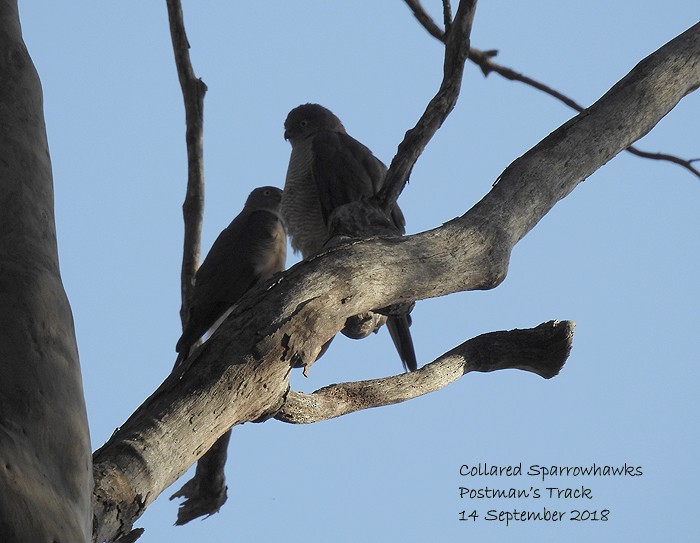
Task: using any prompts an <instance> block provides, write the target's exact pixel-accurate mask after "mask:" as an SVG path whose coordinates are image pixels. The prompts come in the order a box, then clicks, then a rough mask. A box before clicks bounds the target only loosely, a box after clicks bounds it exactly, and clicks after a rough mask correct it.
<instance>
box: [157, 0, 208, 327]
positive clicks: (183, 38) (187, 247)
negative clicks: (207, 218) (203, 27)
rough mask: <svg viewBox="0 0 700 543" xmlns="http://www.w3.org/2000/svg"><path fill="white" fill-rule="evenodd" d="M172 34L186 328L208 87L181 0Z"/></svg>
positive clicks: (198, 227) (198, 228) (197, 245)
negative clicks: (179, 106)
mask: <svg viewBox="0 0 700 543" xmlns="http://www.w3.org/2000/svg"><path fill="white" fill-rule="evenodd" d="M167 6H168V21H169V22H170V37H171V38H172V42H173V52H174V54H175V66H176V67H177V76H178V79H179V80H180V87H181V88H182V97H183V100H184V102H185V120H186V126H187V129H186V134H185V141H186V142H187V193H186V195H185V201H184V203H183V204H182V215H183V219H184V222H185V235H184V241H183V253H182V271H181V275H180V285H181V287H180V288H181V294H182V306H181V308H180V320H181V321H182V325H183V327H184V325H185V323H186V321H187V316H188V314H189V306H190V297H191V293H192V286H193V284H194V275H195V273H196V271H197V268H198V267H199V253H200V250H201V236H202V219H203V217H204V146H203V141H204V140H203V132H204V95H205V93H206V92H207V86H206V85H205V84H204V82H203V81H202V80H201V79H199V78H198V77H197V76H196V75H195V73H194V69H193V68H192V62H191V61H190V53H189V48H190V44H189V42H188V41H187V34H186V33H185V22H184V19H183V14H182V4H181V3H180V0H167Z"/></svg>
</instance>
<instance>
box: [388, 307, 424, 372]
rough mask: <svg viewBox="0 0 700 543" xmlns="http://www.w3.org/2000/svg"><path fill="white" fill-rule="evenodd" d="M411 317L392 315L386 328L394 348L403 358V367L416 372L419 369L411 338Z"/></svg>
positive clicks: (407, 315)
mask: <svg viewBox="0 0 700 543" xmlns="http://www.w3.org/2000/svg"><path fill="white" fill-rule="evenodd" d="M410 326H411V315H409V314H408V313H407V314H405V315H392V316H390V317H389V318H388V319H387V321H386V327H387V328H388V329H389V333H390V334H391V339H392V341H393V342H394V346H395V347H396V350H397V351H398V353H399V356H400V357H401V362H403V367H404V369H405V370H406V371H416V370H417V369H418V361H417V360H416V351H415V349H414V348H413V339H412V338H411V330H410V328H409V327H410Z"/></svg>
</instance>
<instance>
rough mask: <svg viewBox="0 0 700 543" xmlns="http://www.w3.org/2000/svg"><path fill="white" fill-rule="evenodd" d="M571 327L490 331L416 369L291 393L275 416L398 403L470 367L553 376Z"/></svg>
mask: <svg viewBox="0 0 700 543" xmlns="http://www.w3.org/2000/svg"><path fill="white" fill-rule="evenodd" d="M574 326H575V325H574V323H573V322H570V321H561V322H556V321H550V322H546V323H543V324H540V325H539V326H537V327H536V328H531V329H528V330H510V331H508V332H491V333H488V334H483V335H481V336H478V337H476V338H473V339H470V340H468V341H466V342H464V343H462V344H461V345H459V346H458V347H455V348H454V349H452V350H451V351H449V352H448V353H445V354H444V355H442V356H441V357H439V358H438V359H437V360H435V361H434V362H431V363H430V364H427V365H425V366H423V367H422V368H421V369H419V370H418V371H415V372H411V373H403V374H401V375H395V376H392V377H387V378H384V379H372V380H370V381H360V382H356V383H342V384H338V385H330V386H327V387H324V388H321V389H319V390H317V391H315V392H313V393H311V394H304V393H301V392H294V391H290V392H289V393H288V394H287V397H286V398H285V402H284V404H282V408H281V409H280V411H279V412H278V413H277V414H276V415H275V418H276V419H277V420H280V421H282V422H289V423H293V424H309V423H312V422H318V421H321V420H327V419H332V418H335V417H340V416H342V415H347V414H348V413H353V412H355V411H360V410H362V409H369V408H371V407H381V406H385V405H392V404H396V403H401V402H405V401H406V400H411V399H413V398H417V397H418V396H423V395H424V394H428V393H430V392H434V391H436V390H439V389H441V388H443V387H445V386H447V385H449V384H450V383H452V382H454V381H456V380H458V379H459V378H460V377H462V376H463V375H466V374H467V373H470V372H473V371H478V372H491V371H497V370H503V369H519V370H525V371H530V372H532V373H535V374H537V375H539V376H540V377H543V378H545V379H551V378H552V377H554V376H555V375H557V374H558V373H559V371H560V370H561V368H562V367H563V366H564V363H565V362H566V359H567V358H568V357H569V352H570V351H571V344H572V341H573V337H574Z"/></svg>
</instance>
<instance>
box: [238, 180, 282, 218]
mask: <svg viewBox="0 0 700 543" xmlns="http://www.w3.org/2000/svg"><path fill="white" fill-rule="evenodd" d="M281 201H282V191H281V190H280V189H278V188H277V187H258V188H257V189H255V190H253V192H251V193H250V195H249V196H248V199H247V200H246V201H245V207H247V208H248V209H256V210H257V209H265V210H267V211H270V212H272V213H275V214H277V212H278V211H279V207H280V202H281Z"/></svg>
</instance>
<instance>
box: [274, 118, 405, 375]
mask: <svg viewBox="0 0 700 543" xmlns="http://www.w3.org/2000/svg"><path fill="white" fill-rule="evenodd" d="M284 138H285V139H286V140H287V141H289V143H290V144H291V146H292V152H291V155H290V158H289V166H288V168H287V176H286V179H285V183H284V191H283V194H282V203H281V206H280V211H281V214H282V219H283V220H284V223H285V226H286V228H287V235H288V236H289V238H290V242H291V246H292V249H294V251H296V252H301V254H302V256H303V257H304V258H308V257H310V256H313V255H315V254H317V253H319V252H320V251H321V250H322V249H323V248H324V245H326V244H327V242H328V240H329V238H330V237H331V236H332V234H333V232H331V229H332V223H333V221H334V219H335V218H336V217H335V215H334V211H336V210H338V209H339V208H341V206H347V205H348V204H355V203H357V202H360V201H368V200H369V199H371V198H372V197H373V196H375V195H376V194H377V193H378V192H379V191H380V190H381V188H382V187H383V186H384V180H385V177H386V172H387V167H386V166H385V165H384V164H383V163H382V161H380V160H379V159H378V158H377V157H375V156H374V154H372V151H370V150H369V149H368V148H367V147H366V146H365V145H363V144H362V143H360V142H359V141H357V140H356V139H355V138H353V137H352V136H350V135H349V134H348V133H347V132H346V130H345V127H344V126H343V124H342V122H341V121H340V119H339V118H338V117H337V116H336V115H335V114H333V112H331V111H330V110H329V109H327V108H325V107H323V106H321V105H319V104H302V105H300V106H298V107H295V108H294V109H292V110H291V111H290V112H289V114H288V115H287V119H286V120H285V122H284ZM381 214H382V216H383V217H384V224H379V225H376V226H373V225H370V226H369V229H368V228H367V225H366V224H364V225H363V234H362V235H363V237H364V236H365V235H386V233H387V231H391V232H393V234H394V235H397V236H400V235H403V234H404V233H405V224H406V223H405V219H404V216H403V213H402V212H401V209H400V208H399V206H398V204H394V206H393V207H392V208H391V210H389V212H388V214H387V213H386V212H384V211H383V210H382V211H381ZM387 227H388V228H387ZM373 228H375V230H374V231H372V229H373ZM356 320H358V321H366V319H365V318H364V317H358V318H357V319H356ZM374 322H375V323H377V324H376V325H375V324H370V329H369V331H367V332H366V333H363V334H357V335H354V334H353V333H351V332H346V331H345V330H343V333H344V334H345V335H348V336H349V337H355V338H359V337H365V336H366V335H367V334H369V333H370V332H371V331H376V328H377V327H378V326H380V325H381V324H382V323H383V322H384V317H382V318H380V319H379V320H375V321H374ZM386 324H387V328H388V329H389V332H390V334H391V338H392V340H393V342H394V345H395V346H396V349H397V351H398V353H399V357H400V358H401V362H402V363H403V366H404V369H405V370H406V371H415V370H416V369H417V367H418V364H417V360H416V354H415V349H414V346H413V340H412V338H411V333H410V329H409V327H410V325H411V316H410V315H409V313H408V311H404V312H400V313H393V312H392V314H390V315H389V316H388V317H386Z"/></svg>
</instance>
